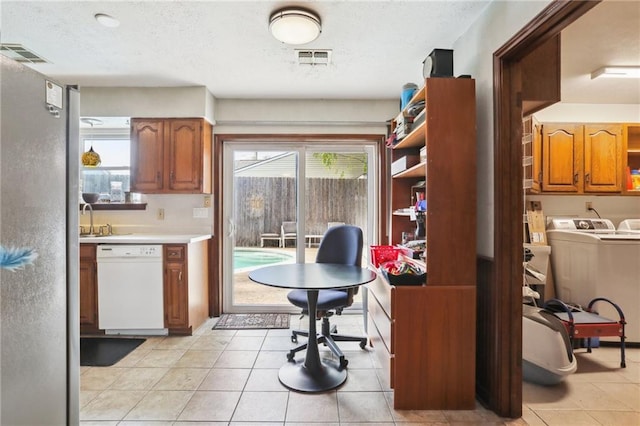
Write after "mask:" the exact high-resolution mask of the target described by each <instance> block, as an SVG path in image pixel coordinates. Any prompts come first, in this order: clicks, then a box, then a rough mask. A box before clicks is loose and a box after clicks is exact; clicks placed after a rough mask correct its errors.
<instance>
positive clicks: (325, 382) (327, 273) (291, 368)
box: [249, 263, 376, 392]
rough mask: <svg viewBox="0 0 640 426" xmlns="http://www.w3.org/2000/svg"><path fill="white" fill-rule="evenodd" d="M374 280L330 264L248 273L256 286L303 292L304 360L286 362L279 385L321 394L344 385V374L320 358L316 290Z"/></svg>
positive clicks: (360, 270) (291, 265)
mask: <svg viewBox="0 0 640 426" xmlns="http://www.w3.org/2000/svg"><path fill="white" fill-rule="evenodd" d="M375 278H376V273H375V272H373V271H371V270H369V269H366V268H362V267H360V266H350V265H339V264H333V263H289V264H283V265H273V266H266V267H263V268H259V269H255V270H253V271H251V272H250V273H249V279H251V280H252V281H254V282H256V283H259V284H263V285H267V286H271V287H279V288H289V289H299V290H306V291H307V301H308V304H309V340H308V342H307V352H306V355H305V357H304V360H300V361H296V362H288V363H287V364H285V365H284V366H282V368H280V372H279V373H278V378H279V379H280V382H281V383H282V384H283V385H285V386H286V387H287V388H289V389H293V390H298V391H301V392H322V391H326V390H330V389H334V388H336V387H338V386H340V385H341V384H342V383H344V381H345V380H346V379H347V371H346V370H345V369H343V368H342V369H341V368H338V367H336V366H335V365H333V364H330V363H327V362H324V361H322V360H321V359H320V352H319V351H318V341H317V338H316V336H317V332H316V322H315V318H316V315H315V313H316V306H317V303H318V291H319V290H331V289H342V288H349V287H357V286H360V285H362V284H366V283H368V282H371V281H373V280H374V279H375Z"/></svg>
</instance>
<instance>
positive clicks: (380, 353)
mask: <svg viewBox="0 0 640 426" xmlns="http://www.w3.org/2000/svg"><path fill="white" fill-rule="evenodd" d="M368 327H369V328H368V331H369V340H370V342H371V346H373V353H374V354H375V359H376V366H375V367H376V368H379V369H381V370H382V371H383V374H384V376H385V377H386V378H387V379H388V380H389V387H391V388H393V385H394V384H393V355H392V354H391V353H389V351H388V350H387V347H386V346H385V344H384V342H383V340H382V336H381V335H380V332H379V331H378V329H377V328H376V324H375V323H374V322H373V320H372V319H371V317H369V321H368Z"/></svg>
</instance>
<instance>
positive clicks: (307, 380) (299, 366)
mask: <svg viewBox="0 0 640 426" xmlns="http://www.w3.org/2000/svg"><path fill="white" fill-rule="evenodd" d="M278 378H279V379H280V383H282V384H283V385H285V386H286V387H288V388H289V389H291V390H297V391H300V392H323V391H328V390H331V389H335V388H337V387H338V386H340V385H341V384H343V383H344V382H345V380H347V370H346V369H341V370H338V368H337V367H334V366H333V365H330V364H327V363H325V362H322V363H321V364H320V366H319V368H314V369H313V371H312V370H310V369H308V368H307V367H305V365H304V360H300V361H296V362H289V363H287V364H285V365H283V366H282V367H281V368H280V372H279V373H278Z"/></svg>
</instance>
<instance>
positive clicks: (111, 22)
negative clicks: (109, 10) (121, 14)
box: [93, 13, 120, 28]
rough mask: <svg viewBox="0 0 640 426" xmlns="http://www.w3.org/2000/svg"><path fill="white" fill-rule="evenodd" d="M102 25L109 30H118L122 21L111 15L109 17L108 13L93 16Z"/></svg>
mask: <svg viewBox="0 0 640 426" xmlns="http://www.w3.org/2000/svg"><path fill="white" fill-rule="evenodd" d="M93 17H94V18H96V21H98V22H99V23H100V24H102V25H103V26H105V27H108V28H116V27H119V26H120V21H118V20H117V19H116V18H114V17H113V16H111V15H107V14H106V13H96V14H95V15H93Z"/></svg>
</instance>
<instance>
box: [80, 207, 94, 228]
mask: <svg viewBox="0 0 640 426" xmlns="http://www.w3.org/2000/svg"><path fill="white" fill-rule="evenodd" d="M87 206H88V207H89V235H94V234H93V207H91V204H89V203H85V204H84V207H82V214H83V215H84V214H85V211H86V210H87Z"/></svg>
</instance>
